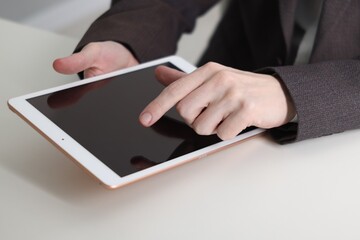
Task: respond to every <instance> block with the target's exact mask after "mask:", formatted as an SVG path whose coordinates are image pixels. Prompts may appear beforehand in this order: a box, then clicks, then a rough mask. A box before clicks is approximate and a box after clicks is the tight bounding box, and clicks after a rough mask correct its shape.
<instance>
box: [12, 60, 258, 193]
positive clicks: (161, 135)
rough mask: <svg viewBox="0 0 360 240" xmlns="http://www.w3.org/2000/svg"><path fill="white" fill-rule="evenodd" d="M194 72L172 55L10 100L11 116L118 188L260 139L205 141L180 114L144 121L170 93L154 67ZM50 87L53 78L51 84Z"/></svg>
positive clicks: (213, 138)
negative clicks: (146, 113) (163, 95)
mask: <svg viewBox="0 0 360 240" xmlns="http://www.w3.org/2000/svg"><path fill="white" fill-rule="evenodd" d="M159 65H166V66H169V67H172V68H176V69H178V70H181V71H184V72H186V73H190V72H192V71H194V70H195V67H194V66H192V65H191V64H189V63H188V62H186V61H185V60H183V59H181V58H179V57H177V56H170V57H166V58H162V59H158V60H155V61H151V62H148V63H144V64H141V65H138V66H135V67H131V68H127V69H124V70H120V71H116V72H112V73H109V74H105V75H102V76H97V77H94V78H90V79H86V80H82V81H77V82H74V83H70V84H66V85H63V86H59V87H55V88H51V89H47V90H43V91H39V92H36V93H31V94H27V95H25V96H21V97H16V98H12V99H10V100H9V101H8V105H9V107H10V109H11V110H13V111H14V112H15V113H17V114H18V115H19V116H20V117H21V118H22V119H24V120H25V121H26V122H27V123H29V124H30V125H31V126H32V127H33V128H34V129H36V130H37V131H38V132H39V133H40V134H41V135H43V136H44V137H45V138H46V139H47V140H49V141H50V142H51V143H53V144H54V145H55V146H56V147H57V148H58V149H60V150H61V151H62V152H63V153H64V154H66V155H67V156H68V157H69V158H70V159H72V160H73V161H74V162H75V163H76V164H77V165H79V166H80V167H81V168H83V169H84V170H86V171H87V172H88V173H90V174H91V175H92V176H94V177H95V178H96V179H97V180H98V181H100V183H102V184H103V185H104V186H105V187H107V188H110V189H113V188H118V187H120V186H124V185H126V184H129V183H132V182H135V181H137V180H140V179H143V178H145V177H148V176H151V175H153V174H156V173H159V172H162V171H164V170H168V169H170V168H173V167H175V166H178V165H180V164H183V163H186V162H189V161H191V160H194V159H198V158H201V157H204V156H206V155H208V154H210V153H213V152H215V151H218V150H219V149H222V148H224V147H226V146H230V145H232V144H234V143H237V142H239V141H241V140H244V139H246V138H249V137H251V136H254V135H256V134H259V133H260V132H262V131H263V130H261V129H247V130H246V131H244V132H242V133H241V134H240V135H239V136H237V137H236V138H234V139H232V140H228V141H221V140H220V139H219V138H218V137H217V136H216V135H212V136H200V135H197V134H196V133H195V132H194V131H193V130H192V128H190V127H188V126H187V125H186V124H185V123H184V122H183V120H182V119H181V117H180V116H179V115H178V114H177V112H176V111H175V110H174V109H171V110H170V111H169V112H167V113H166V115H165V116H163V117H162V118H161V119H160V120H159V121H158V122H157V123H156V124H154V125H153V126H152V127H149V128H145V127H143V126H142V125H141V124H140V123H139V121H138V117H139V114H140V113H141V111H142V110H143V109H144V107H145V106H146V105H147V104H148V103H149V102H150V101H151V100H153V99H154V98H155V97H156V96H157V95H158V94H159V93H160V92H161V91H162V89H163V88H164V87H163V86H162V85H161V84H160V83H159V82H158V81H157V80H156V78H155V75H154V69H155V68H156V67H157V66H159ZM49 81H50V80H49Z"/></svg>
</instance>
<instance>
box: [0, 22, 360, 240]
mask: <svg viewBox="0 0 360 240" xmlns="http://www.w3.org/2000/svg"><path fill="white" fill-rule="evenodd" d="M0 29H1V38H0V69H1V77H0V81H1V88H0V93H1V94H0V98H1V105H0V109H1V111H0V124H1V138H0V239H4V240H9V239H47V240H48V239H52V240H56V239H59V240H64V239H77V240H80V239H86V240H90V239H126V240H131V239H134V240H139V239H171V240H174V239H181V240H184V239H206V240H210V239H216V240H219V239H246V240H251V239H286V240H289V239H299V240H300V239H301V240H304V239H307V240H308V239H316V240H319V239H327V240H330V239H359V238H360V230H359V225H360V148H359V147H360V131H358V130H356V131H349V132H345V133H342V134H337V135H333V136H329V137H323V138H320V139H314V140H308V141H304V142H300V143H296V144H290V145H285V146H281V145H278V144H276V143H274V142H272V140H271V139H270V138H269V137H267V136H261V137H256V138H254V139H251V140H249V141H247V142H244V143H242V144H239V145H237V146H235V147H232V148H229V149H227V150H224V151H222V152H219V153H217V154H214V155H211V156H208V157H206V158H203V159H201V160H197V161H194V162H192V163H189V164H186V165H183V166H181V167H178V168H175V169H173V170H171V171H168V172H165V173H162V174H159V175H156V176H154V177H151V178H148V179H146V180H144V181H140V182H138V183H135V184H133V185H129V186H127V187H124V188H121V189H118V190H115V191H109V190H106V189H104V188H103V187H101V186H100V185H98V184H97V183H96V182H95V181H93V180H92V178H90V177H89V176H88V175H87V174H85V173H84V172H83V171H82V170H80V169H79V168H78V167H77V166H76V165H75V164H73V163H72V162H71V161H69V160H68V159H67V158H66V157H65V156H64V155H63V154H62V153H60V152H59V151H58V150H56V149H55V148H54V147H53V146H52V145H51V144H50V143H48V142H47V141H46V140H45V139H43V138H42V137H41V136H40V135H39V134H38V133H37V132H36V131H35V130H33V129H32V128H31V127H29V126H28V125H27V124H26V123H25V122H23V121H22V120H21V119H20V118H19V117H17V116H16V115H15V114H13V113H12V112H11V111H10V110H8V108H7V106H6V100H7V99H8V98H10V97H14V96H19V95H22V94H25V93H28V92H31V91H35V90H41V89H44V88H47V87H50V86H55V85H60V84H63V83H66V82H69V81H73V80H75V79H76V76H68V77H66V76H61V75H58V74H56V73H55V72H54V71H53V70H52V67H51V63H52V60H53V59H54V58H56V57H59V56H65V55H68V54H70V53H71V51H72V49H73V48H74V46H75V44H76V42H77V41H76V40H73V39H69V38H65V37H62V36H58V35H54V34H52V33H47V32H43V31H39V30H36V29H31V28H27V27H23V26H19V25H16V24H13V23H10V22H6V21H2V20H1V21H0Z"/></svg>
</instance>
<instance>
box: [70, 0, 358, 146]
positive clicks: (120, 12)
mask: <svg viewBox="0 0 360 240" xmlns="http://www.w3.org/2000/svg"><path fill="white" fill-rule="evenodd" d="M298 1H301V0H232V1H230V2H229V4H228V8H227V10H226V11H225V13H224V15H223V17H222V19H221V21H220V23H219V24H218V26H217V28H216V30H215V32H214V34H213V36H212V37H211V39H210V40H209V44H208V47H207V49H206V51H205V53H204V54H203V56H202V57H201V59H200V61H199V65H202V64H204V63H206V62H208V61H214V62H218V63H221V64H224V65H226V66H229V67H234V68H238V69H241V70H247V71H254V72H260V73H265V74H272V75H274V76H276V77H277V78H278V79H280V81H281V82H282V84H283V85H284V86H285V87H286V88H287V90H288V92H289V94H290V96H291V98H292V100H293V102H294V104H295V108H296V111H297V116H298V122H297V123H290V124H286V125H284V126H282V127H279V128H275V129H272V130H271V131H272V133H273V136H274V137H275V139H276V140H278V141H279V142H292V141H300V140H304V139H308V138H314V137H319V136H324V135H330V134H333V133H338V132H343V131H345V130H349V129H355V128H359V127H360V0H324V3H323V6H322V12H321V16H320V22H319V26H318V31H317V34H316V38H315V43H314V47H313V51H312V53H311V57H310V60H309V63H308V64H303V65H293V64H294V54H292V53H293V52H294V51H293V48H294V46H293V45H294V44H293V42H294V41H293V39H294V36H295V35H296V34H295V32H294V29H296V23H295V19H294V18H295V10H296V6H297V3H298ZM217 2H219V1H216V0H131V1H129V0H114V1H113V2H112V6H111V8H110V9H109V11H107V12H106V13H104V14H103V15H102V16H101V17H100V18H99V19H97V20H96V21H95V22H94V23H93V24H92V25H91V27H90V28H89V30H88V31H87V33H86V34H85V36H84V37H83V39H82V40H81V41H80V43H79V45H78V46H77V48H76V51H79V50H80V49H81V48H82V47H84V46H85V45H86V44H88V43H90V42H96V41H106V40H113V41H116V42H119V43H122V44H124V45H125V46H127V47H128V48H129V49H130V51H132V52H133V54H134V55H135V57H136V58H137V59H138V60H139V61H140V62H145V61H149V60H152V59H156V58H159V57H163V56H167V55H171V54H174V53H175V52H176V46H177V42H178V40H179V38H180V36H181V34H183V33H188V32H191V31H192V30H193V29H194V27H195V24H196V18H197V17H199V16H201V15H202V14H203V13H205V12H206V11H207V10H208V9H210V8H211V7H212V6H213V5H215V4H216V3H217Z"/></svg>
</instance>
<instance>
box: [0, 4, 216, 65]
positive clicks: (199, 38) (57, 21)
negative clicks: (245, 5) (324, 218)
mask: <svg viewBox="0 0 360 240" xmlns="http://www.w3.org/2000/svg"><path fill="white" fill-rule="evenodd" d="M129 1H132V0H129ZM109 6H110V0H95V1H90V0H57V1H55V0H1V1H0V18H5V19H9V20H12V21H16V22H19V23H22V24H25V25H29V26H32V27H36V28H41V29H44V30H47V31H52V32H56V33H59V34H63V35H67V36H71V37H74V38H77V39H80V37H81V36H82V35H83V34H84V32H85V31H86V29H87V28H88V27H89V25H90V24H91V22H93V21H94V20H95V19H96V18H97V17H98V16H100V15H101V13H103V12H105V11H106V10H107V9H108V8H109ZM220 15H221V7H220V6H219V5H218V6H216V7H215V8H213V9H212V10H211V11H210V12H209V13H207V14H206V15H205V16H204V17H202V18H200V19H199V21H198V23H197V28H196V31H195V32H194V33H193V34H191V35H187V36H184V37H183V38H182V39H181V41H180V43H179V51H178V53H177V54H178V55H180V56H182V57H184V58H186V59H187V60H189V61H190V62H192V63H195V62H196V60H197V58H198V57H199V55H200V54H201V52H202V51H203V49H204V48H205V46H206V43H207V40H208V38H209V35H210V34H211V32H212V31H213V28H214V26H215V25H216V23H217V22H218V19H219V17H220Z"/></svg>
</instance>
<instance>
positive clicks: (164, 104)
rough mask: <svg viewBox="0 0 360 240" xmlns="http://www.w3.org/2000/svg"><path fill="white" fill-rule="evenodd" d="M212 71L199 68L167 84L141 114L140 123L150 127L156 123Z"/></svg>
mask: <svg viewBox="0 0 360 240" xmlns="http://www.w3.org/2000/svg"><path fill="white" fill-rule="evenodd" d="M210 74H211V73H210V72H209V71H208V70H207V69H206V68H203V67H202V68H199V69H197V70H196V71H194V72H193V73H190V74H188V75H186V76H184V77H182V78H180V79H178V80H177V81H174V82H173V83H171V84H170V85H169V86H167V87H166V88H165V89H164V90H163V91H162V92H161V93H160V94H159V96H157V97H156V98H155V99H154V100H153V101H152V102H150V103H149V104H148V105H147V106H146V107H145V109H144V110H143V111H142V113H141V114H140V118H139V120H140V123H141V124H142V125H144V126H145V127H149V126H151V125H153V124H154V123H156V122H157V121H158V120H159V119H160V118H161V117H162V116H163V115H164V114H165V113H166V112H167V111H169V110H170V109H171V108H172V107H173V106H175V105H176V104H177V103H178V102H179V101H180V100H182V99H183V98H185V97H186V96H187V95H188V94H189V93H191V92H192V91H193V90H195V89H196V88H198V87H199V86H200V85H201V84H202V83H203V82H205V81H206V79H208V77H209V76H210Z"/></svg>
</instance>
